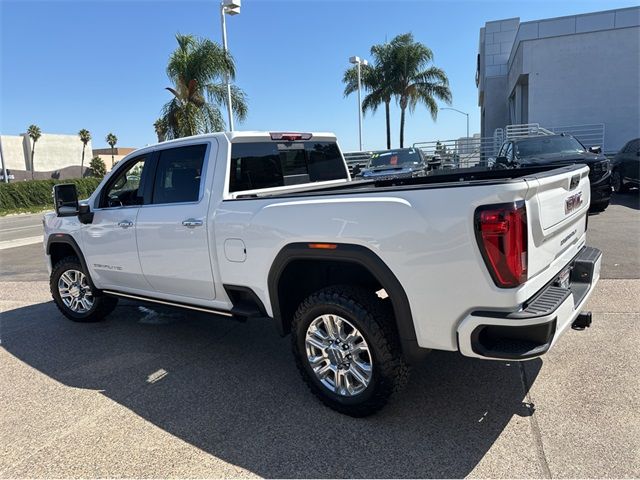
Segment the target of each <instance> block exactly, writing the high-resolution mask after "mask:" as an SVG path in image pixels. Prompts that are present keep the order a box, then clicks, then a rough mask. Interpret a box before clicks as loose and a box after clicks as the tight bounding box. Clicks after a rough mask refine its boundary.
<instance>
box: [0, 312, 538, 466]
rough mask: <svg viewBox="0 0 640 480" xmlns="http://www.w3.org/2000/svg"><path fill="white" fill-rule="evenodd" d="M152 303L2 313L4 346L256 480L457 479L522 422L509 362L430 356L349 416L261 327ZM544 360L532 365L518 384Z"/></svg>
mask: <svg viewBox="0 0 640 480" xmlns="http://www.w3.org/2000/svg"><path fill="white" fill-rule="evenodd" d="M149 308H152V309H140V308H139V307H138V306H137V305H134V304H132V303H125V302H121V303H120V305H119V306H118V308H117V309H116V311H115V312H114V314H112V315H111V316H110V317H109V319H108V320H106V321H104V322H101V323H94V324H76V323H73V322H70V321H68V320H66V319H65V318H64V317H62V316H61V315H60V314H59V313H58V311H57V310H56V308H55V306H54V305H53V304H52V303H41V304H36V305H32V306H28V307H24V308H18V309H15V310H11V311H7V312H4V313H3V314H2V324H1V330H0V332H1V333H2V347H4V348H5V349H6V350H7V351H8V352H9V353H10V354H12V355H14V356H15V357H17V358H18V359H20V360H21V361H23V362H26V364H28V365H30V366H31V367H34V368H35V369H37V370H39V371H40V372H42V373H43V374H45V375H47V376H49V377H51V378H53V379H55V380H57V381H59V382H61V383H62V384H64V385H67V386H70V387H76V388H83V389H93V390H100V391H102V393H103V394H104V395H106V396H107V397H108V398H110V399H112V400H113V401H115V402H117V403H118V404H120V405H122V406H124V407H125V408H127V409H130V410H131V411H133V412H135V413H136V414H137V415H139V416H141V417H142V418H144V419H146V420H148V421H149V422H152V423H153V424H155V425H156V426H158V427H159V428H161V429H163V430H164V431H166V432H169V433H170V434H172V435H174V436H176V437H178V438H179V439H181V440H184V441H186V442H188V443H190V444H192V445H194V446H195V447H197V448H199V449H202V450H203V451H205V452H208V453H210V454H211V455H214V456H215V457H218V458H220V459H222V460H224V461H226V462H229V463H232V464H234V465H237V466H239V467H242V468H245V469H247V470H249V471H251V472H254V473H255V474H257V475H260V476H264V477H369V478H372V477H376V478H378V477H385V478H389V477H464V476H465V475H467V474H469V472H471V471H472V470H473V469H474V467H475V466H476V465H477V464H478V463H479V462H480V461H481V460H482V458H483V457H484V456H485V454H486V453H487V451H488V450H489V449H490V448H491V446H492V445H493V444H494V443H495V441H496V439H497V438H498V437H499V435H500V434H501V432H502V431H503V430H504V428H505V427H506V425H507V424H508V423H509V421H510V420H511V419H512V417H514V416H528V415H530V414H531V410H530V408H529V407H528V406H527V405H526V404H525V403H523V402H524V401H525V395H526V391H527V388H528V387H525V386H524V384H523V380H522V377H521V373H520V371H521V370H520V367H519V366H518V365H517V364H515V363H511V364H509V363H507V362H487V361H479V360H472V359H467V358H464V357H462V356H460V355H458V354H457V353H447V352H434V353H432V354H431V355H429V357H428V358H427V359H426V360H425V362H424V363H423V364H421V365H417V366H415V367H414V368H413V372H412V376H411V380H410V382H409V385H408V386H407V388H406V389H405V390H404V391H402V392H400V393H399V394H397V395H396V396H395V397H394V398H393V399H392V401H391V402H390V403H389V404H388V405H387V407H386V408H385V409H384V410H383V411H381V412H380V413H378V414H377V415H375V416H372V417H369V418H365V419H354V418H350V417H346V416H343V415H340V414H338V413H335V412H333V411H332V410H329V409H328V408H326V407H324V406H323V405H321V404H320V403H319V402H318V401H317V400H316V399H315V397H313V396H312V395H311V394H310V393H309V391H308V390H307V389H306V387H305V386H304V384H303V382H302V381H301V380H300V377H299V375H298V372H297V370H296V368H295V366H294V363H293V359H292V357H291V353H290V350H289V338H285V339H282V338H280V337H279V336H278V335H277V333H276V332H275V329H274V328H273V326H272V325H271V324H270V323H269V322H268V321H265V320H251V321H249V322H247V323H235V322H231V321H229V320H226V319H219V318H215V317H210V316H206V315H204V314H202V315H201V314H193V313H190V312H189V313H185V312H178V311H172V310H168V309H160V308H156V307H149ZM541 365H542V362H541V361H540V360H533V361H531V362H530V363H529V365H528V367H527V377H528V382H529V386H530V384H531V383H533V381H534V380H535V378H536V376H537V374H538V372H539V370H540V367H541ZM60 408H69V406H68V405H67V406H65V405H61V406H60ZM90 413H91V412H86V414H87V415H89V414H90ZM79 415H80V416H81V414H79ZM123 431H124V429H123ZM88 435H93V433H91V432H89V433H88ZM95 435H96V437H99V435H100V434H99V432H96V433H95ZM123 435H124V433H123ZM97 441H98V442H101V441H103V442H104V443H105V445H104V446H103V448H104V449H108V448H109V444H108V443H107V441H106V440H97ZM111 441H113V439H112V440H111ZM513 448H514V449H517V448H518V447H517V446H514V447H513ZM132 454H135V453H134V452H132ZM79 461H82V460H79ZM85 461H90V459H85ZM111 473H112V474H113V475H114V476H119V475H124V476H127V474H126V472H115V471H114V472H111Z"/></svg>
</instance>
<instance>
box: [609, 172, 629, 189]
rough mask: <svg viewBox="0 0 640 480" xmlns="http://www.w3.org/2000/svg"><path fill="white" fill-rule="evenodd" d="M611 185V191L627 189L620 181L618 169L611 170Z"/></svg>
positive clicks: (620, 176)
mask: <svg viewBox="0 0 640 480" xmlns="http://www.w3.org/2000/svg"><path fill="white" fill-rule="evenodd" d="M611 186H612V187H613V191H614V192H615V193H623V192H625V191H627V188H626V185H625V184H624V182H623V181H622V175H621V174H620V170H614V171H613V174H612V175H611Z"/></svg>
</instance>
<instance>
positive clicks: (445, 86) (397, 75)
mask: <svg viewBox="0 0 640 480" xmlns="http://www.w3.org/2000/svg"><path fill="white" fill-rule="evenodd" d="M391 45H392V47H391V48H392V50H393V53H392V55H393V64H394V65H393V74H394V79H393V91H394V95H395V97H396V98H397V100H398V103H399V105H400V148H402V147H403V146H404V124H405V112H406V110H407V108H408V109H409V112H411V113H413V111H414V110H415V108H416V106H417V105H418V103H422V104H424V105H425V106H426V107H427V110H429V113H430V114H431V118H433V119H434V120H435V119H436V118H437V116H438V104H437V103H436V99H437V100H440V101H443V102H446V103H447V104H450V103H451V91H450V90H449V80H448V79H447V75H446V74H445V73H444V71H443V70H441V69H440V68H437V67H434V66H430V63H431V62H432V61H433V52H432V51H431V50H430V49H429V48H428V47H427V46H426V45H423V44H422V43H420V42H415V41H414V40H413V35H412V34H411V33H405V34H403V35H398V36H397V37H395V38H394V39H393V40H392V41H391Z"/></svg>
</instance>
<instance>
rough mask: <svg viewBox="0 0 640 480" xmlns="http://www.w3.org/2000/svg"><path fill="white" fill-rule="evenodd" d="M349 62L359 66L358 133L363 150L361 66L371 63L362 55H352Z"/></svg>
mask: <svg viewBox="0 0 640 480" xmlns="http://www.w3.org/2000/svg"><path fill="white" fill-rule="evenodd" d="M349 62H350V63H352V64H354V65H357V66H358V135H359V139H360V151H362V97H361V93H360V90H361V75H362V72H361V71H360V69H361V67H362V66H363V65H364V66H365V67H366V66H367V65H369V63H368V62H367V61H366V60H364V59H362V58H360V57H350V58H349Z"/></svg>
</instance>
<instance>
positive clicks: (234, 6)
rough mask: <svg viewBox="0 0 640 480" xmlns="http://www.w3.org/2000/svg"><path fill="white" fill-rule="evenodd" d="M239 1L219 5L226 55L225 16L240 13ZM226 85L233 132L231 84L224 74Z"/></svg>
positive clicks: (232, 0) (228, 1)
mask: <svg viewBox="0 0 640 480" xmlns="http://www.w3.org/2000/svg"><path fill="white" fill-rule="evenodd" d="M240 3H241V0H222V2H221V3H220V20H221V22H222V49H223V50H224V52H225V53H227V22H226V20H225V14H226V15H238V14H239V13H240ZM225 81H226V83H227V113H228V114H229V131H231V132H233V105H232V103H231V83H229V74H228V73H226V74H225Z"/></svg>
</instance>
